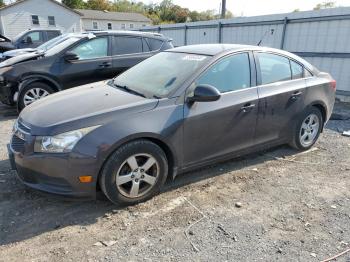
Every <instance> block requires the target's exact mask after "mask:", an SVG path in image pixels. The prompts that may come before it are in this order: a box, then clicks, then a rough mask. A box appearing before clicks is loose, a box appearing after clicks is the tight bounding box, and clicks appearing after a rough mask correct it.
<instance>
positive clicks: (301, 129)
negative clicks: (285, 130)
mask: <svg viewBox="0 0 350 262" xmlns="http://www.w3.org/2000/svg"><path fill="white" fill-rule="evenodd" d="M322 127H323V119H322V114H321V112H320V110H319V109H318V108H316V107H310V108H308V109H307V110H306V111H305V112H304V114H303V115H302V116H301V117H300V118H299V120H298V123H297V126H296V129H295V131H294V137H293V140H292V142H291V146H293V147H294V148H296V149H299V150H307V149H309V148H311V147H312V146H313V145H314V144H315V143H316V141H317V139H318V137H319V135H320V133H321V130H322Z"/></svg>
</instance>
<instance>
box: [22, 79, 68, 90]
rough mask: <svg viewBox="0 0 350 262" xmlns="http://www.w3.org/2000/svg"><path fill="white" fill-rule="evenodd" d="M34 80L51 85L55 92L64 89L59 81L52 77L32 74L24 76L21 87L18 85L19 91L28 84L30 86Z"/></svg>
mask: <svg viewBox="0 0 350 262" xmlns="http://www.w3.org/2000/svg"><path fill="white" fill-rule="evenodd" d="M34 82H41V83H45V84H47V85H49V86H50V87H52V88H53V89H54V91H55V92H58V91H61V90H62V88H61V86H60V85H59V84H58V83H57V81H55V80H54V79H52V78H51V77H48V76H44V75H30V76H26V77H24V78H23V79H22V80H21V82H20V84H19V87H18V92H19V93H20V92H21V90H22V89H23V88H25V87H26V86H28V85H30V84H32V83H34Z"/></svg>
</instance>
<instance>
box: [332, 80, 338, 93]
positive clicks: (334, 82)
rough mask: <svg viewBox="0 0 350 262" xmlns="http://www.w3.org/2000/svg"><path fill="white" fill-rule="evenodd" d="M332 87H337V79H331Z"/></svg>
mask: <svg viewBox="0 0 350 262" xmlns="http://www.w3.org/2000/svg"><path fill="white" fill-rule="evenodd" d="M331 87H332V89H333V90H334V91H335V90H336V89H337V81H335V80H334V79H333V80H332V81H331Z"/></svg>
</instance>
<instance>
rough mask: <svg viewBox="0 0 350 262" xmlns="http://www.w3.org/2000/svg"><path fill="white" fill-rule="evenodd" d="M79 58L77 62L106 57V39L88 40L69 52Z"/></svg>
mask: <svg viewBox="0 0 350 262" xmlns="http://www.w3.org/2000/svg"><path fill="white" fill-rule="evenodd" d="M71 51H72V52H73V53H75V54H77V55H78V56H79V60H85V59H94V58H99V57H105V56H107V55H108V39H107V37H99V38H93V39H90V40H88V41H86V42H84V43H82V44H80V45H78V46H77V47H74V48H73V49H72V50H71Z"/></svg>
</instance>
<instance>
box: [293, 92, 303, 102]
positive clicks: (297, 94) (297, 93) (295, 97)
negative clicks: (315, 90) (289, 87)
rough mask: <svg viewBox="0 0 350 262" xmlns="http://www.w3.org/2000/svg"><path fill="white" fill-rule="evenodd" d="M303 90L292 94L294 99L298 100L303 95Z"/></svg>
mask: <svg viewBox="0 0 350 262" xmlns="http://www.w3.org/2000/svg"><path fill="white" fill-rule="evenodd" d="M301 94H302V92H300V91H297V92H294V93H293V94H292V95H291V98H292V100H297V99H298V98H299V97H300V96H301Z"/></svg>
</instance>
